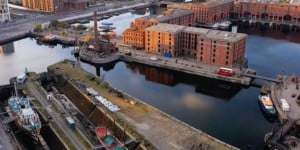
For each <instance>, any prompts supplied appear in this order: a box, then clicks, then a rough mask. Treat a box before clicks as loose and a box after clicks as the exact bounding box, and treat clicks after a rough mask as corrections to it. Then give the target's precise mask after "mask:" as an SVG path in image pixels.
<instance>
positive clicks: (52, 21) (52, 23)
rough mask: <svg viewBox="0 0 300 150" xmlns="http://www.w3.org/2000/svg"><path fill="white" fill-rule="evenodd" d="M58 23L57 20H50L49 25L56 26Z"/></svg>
mask: <svg viewBox="0 0 300 150" xmlns="http://www.w3.org/2000/svg"><path fill="white" fill-rule="evenodd" d="M58 24H59V21H58V20H51V21H50V24H49V27H53V28H57V26H58Z"/></svg>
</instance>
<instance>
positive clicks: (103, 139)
mask: <svg viewBox="0 0 300 150" xmlns="http://www.w3.org/2000/svg"><path fill="white" fill-rule="evenodd" d="M95 132H96V135H97V138H98V140H99V142H100V143H101V144H102V145H103V146H104V147H105V149H106V150H125V147H124V146H123V145H122V143H121V142H120V141H119V140H118V139H117V138H116V137H115V136H113V135H112V133H111V132H110V131H109V130H108V129H107V128H105V127H97V128H96V129H95Z"/></svg>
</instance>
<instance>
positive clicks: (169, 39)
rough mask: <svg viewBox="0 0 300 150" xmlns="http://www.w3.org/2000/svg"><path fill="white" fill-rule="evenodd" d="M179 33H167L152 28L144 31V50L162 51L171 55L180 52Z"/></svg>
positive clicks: (160, 52) (159, 52) (157, 52)
mask: <svg viewBox="0 0 300 150" xmlns="http://www.w3.org/2000/svg"><path fill="white" fill-rule="evenodd" d="M180 36H181V33H168V32H160V31H153V30H150V31H149V30H146V32H145V51H146V52H151V53H156V54H163V53H164V52H168V53H171V54H172V56H178V55H180V54H181V51H180V48H181V42H180Z"/></svg>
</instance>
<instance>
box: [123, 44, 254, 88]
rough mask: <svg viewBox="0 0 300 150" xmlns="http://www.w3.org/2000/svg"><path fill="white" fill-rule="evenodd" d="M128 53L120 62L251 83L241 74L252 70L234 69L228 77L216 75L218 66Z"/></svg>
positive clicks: (133, 51) (238, 82)
mask: <svg viewBox="0 0 300 150" xmlns="http://www.w3.org/2000/svg"><path fill="white" fill-rule="evenodd" d="M125 50H126V49H125ZM130 52H131V53H132V54H131V56H128V55H122V57H121V58H120V60H123V61H127V62H137V63H141V64H146V65H151V66H155V67H161V68H166V69H170V70H175V71H179V72H185V73H188V74H193V75H198V76H203V77H208V78H213V79H218V80H223V81H227V82H232V83H237V84H241V85H245V86H249V85H250V83H251V81H252V78H251V77H246V76H243V74H246V73H247V72H253V71H252V70H250V69H247V68H245V69H242V70H240V69H236V68H234V72H235V74H234V75H233V76H231V77H228V76H221V75H218V74H217V72H218V70H219V66H215V65H209V64H204V63H199V62H196V60H194V59H190V58H184V57H178V58H166V57H163V56H160V55H155V54H150V53H146V52H143V51H138V50H130ZM151 57H155V58H156V60H151V59H150V58H151Z"/></svg>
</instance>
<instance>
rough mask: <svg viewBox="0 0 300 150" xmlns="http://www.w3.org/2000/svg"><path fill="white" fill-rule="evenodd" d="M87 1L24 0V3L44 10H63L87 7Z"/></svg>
mask: <svg viewBox="0 0 300 150" xmlns="http://www.w3.org/2000/svg"><path fill="white" fill-rule="evenodd" d="M87 4H88V3H87V1H82V2H78V3H77V2H76V3H66V4H65V3H64V1H62V0H22V5H23V6H24V7H27V8H31V9H35V10H40V11H44V12H63V11H75V10H80V9H85V8H86V7H87Z"/></svg>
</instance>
